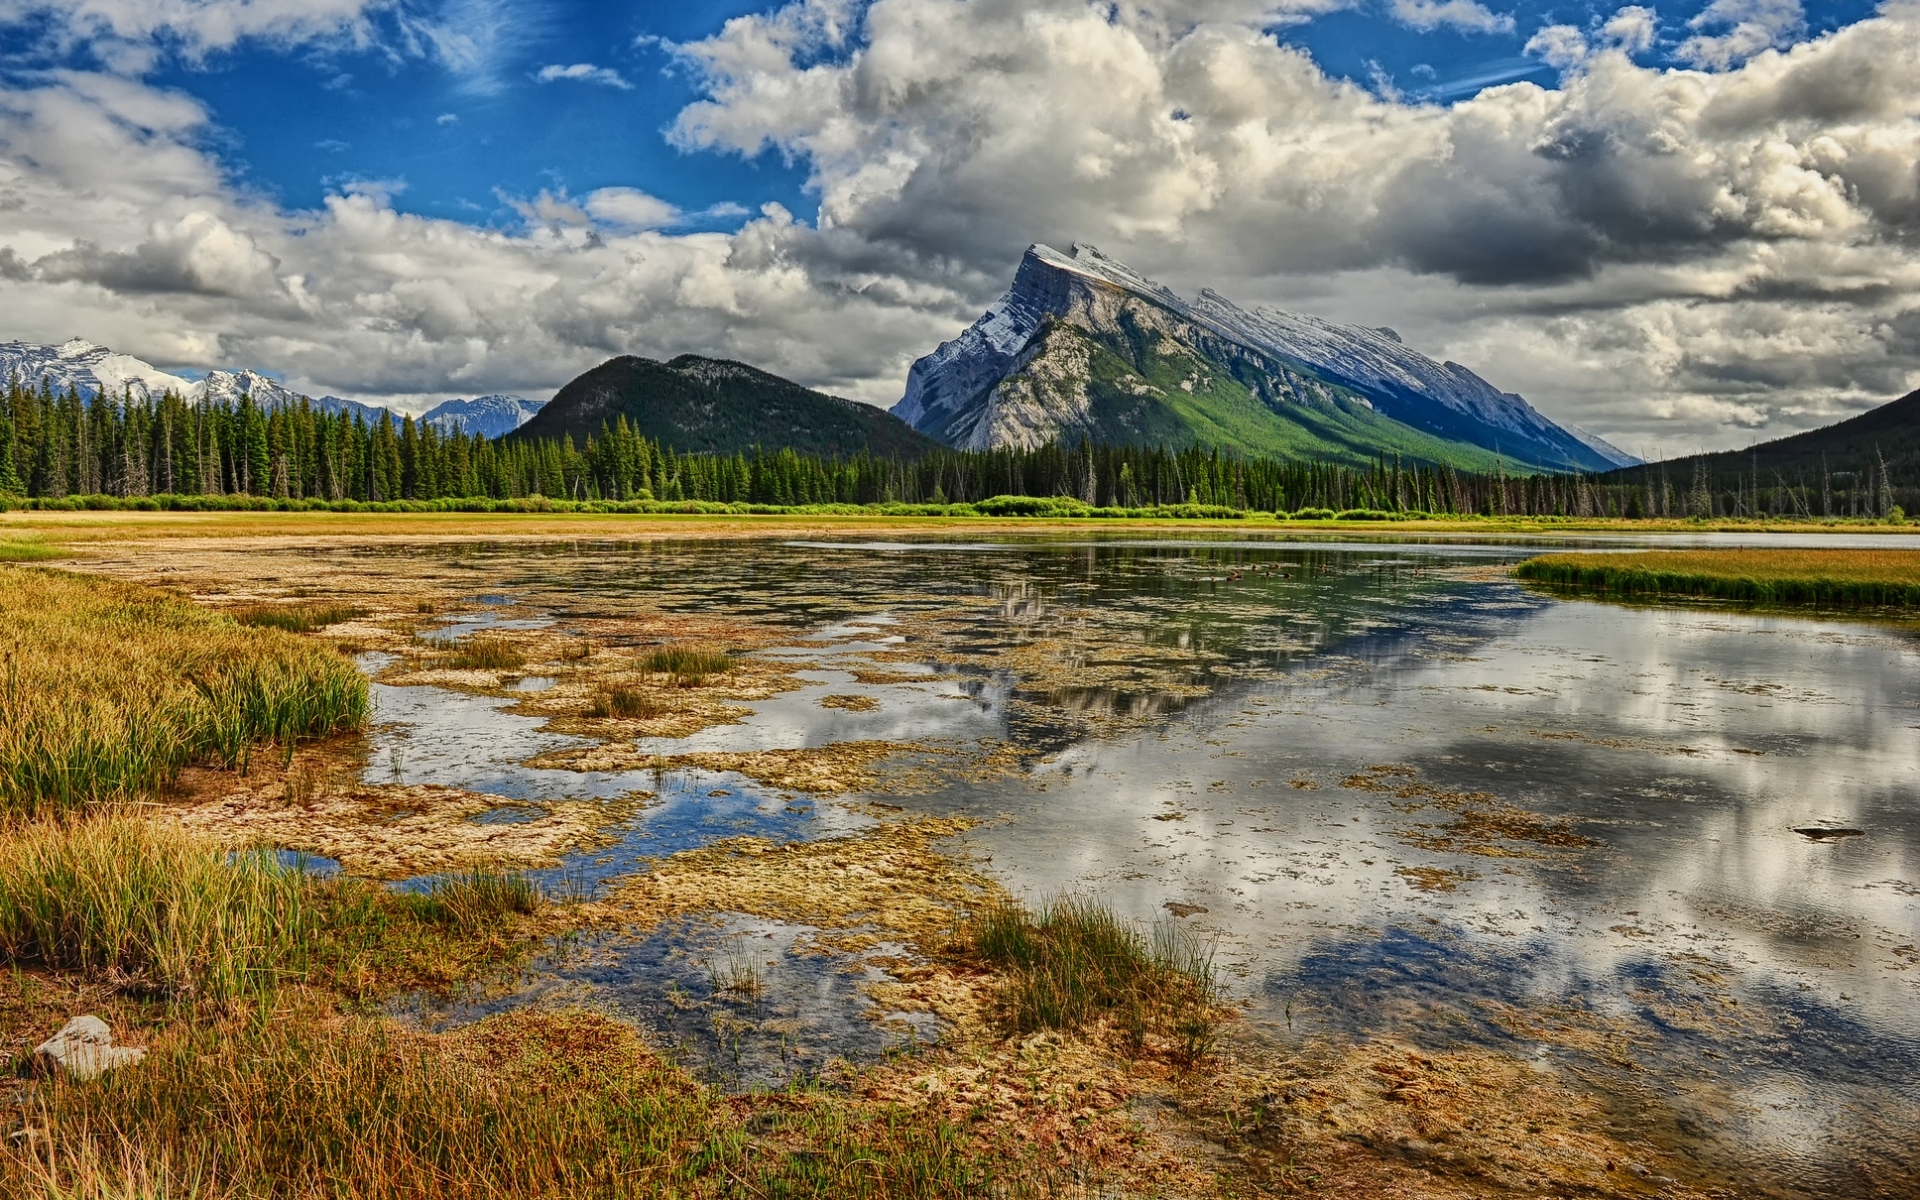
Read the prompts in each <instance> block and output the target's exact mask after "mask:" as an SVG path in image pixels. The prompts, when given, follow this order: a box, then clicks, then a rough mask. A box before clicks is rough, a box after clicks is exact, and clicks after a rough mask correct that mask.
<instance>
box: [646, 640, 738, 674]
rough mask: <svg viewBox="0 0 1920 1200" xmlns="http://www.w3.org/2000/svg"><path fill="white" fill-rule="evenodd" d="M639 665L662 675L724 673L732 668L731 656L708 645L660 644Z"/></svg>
mask: <svg viewBox="0 0 1920 1200" xmlns="http://www.w3.org/2000/svg"><path fill="white" fill-rule="evenodd" d="M640 665H641V667H642V668H644V669H645V670H648V671H655V672H658V673H660V674H663V675H674V676H678V677H681V678H685V677H688V676H693V677H699V676H705V675H724V674H726V673H727V672H728V671H731V670H733V656H732V655H731V654H728V653H727V652H726V651H725V650H716V649H713V648H712V647H708V646H662V647H661V648H660V649H658V650H655V651H653V652H652V653H650V654H648V655H647V657H646V658H645V659H643V660H642V661H641V664H640Z"/></svg>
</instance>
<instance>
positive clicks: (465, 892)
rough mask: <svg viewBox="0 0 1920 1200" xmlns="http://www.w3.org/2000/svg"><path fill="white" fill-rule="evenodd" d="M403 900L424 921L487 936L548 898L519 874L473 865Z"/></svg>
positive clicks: (532, 909) (439, 879) (442, 878)
mask: <svg viewBox="0 0 1920 1200" xmlns="http://www.w3.org/2000/svg"><path fill="white" fill-rule="evenodd" d="M402 899H403V900H404V902H406V903H407V904H408V906H409V907H410V908H412V909H413V911H414V912H415V913H416V914H418V915H419V916H420V917H421V918H422V919H424V920H427V921H431V922H434V923H435V924H438V925H445V926H447V927H449V928H451V929H455V930H458V931H460V932H462V933H484V932H486V931H488V930H490V929H493V928H495V927H497V926H498V925H499V924H500V923H501V922H502V920H503V919H505V918H508V917H511V916H531V915H533V914H534V913H537V912H539V911H540V908H541V906H542V905H543V904H544V903H545V900H546V898H545V897H544V896H542V895H541V894H540V889H539V887H538V886H536V885H535V884H534V883H533V881H532V880H530V879H528V878H527V877H526V876H525V875H524V874H522V873H520V872H519V871H512V870H503V869H500V868H497V867H489V866H473V867H469V868H467V869H465V870H462V871H455V872H453V873H452V874H449V875H442V876H440V877H439V878H438V879H435V880H434V881H433V883H432V884H431V885H429V887H428V889H427V890H426V891H425V892H417V893H408V894H405V895H404V896H403V897H402Z"/></svg>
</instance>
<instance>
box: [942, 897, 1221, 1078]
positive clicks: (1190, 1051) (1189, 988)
mask: <svg viewBox="0 0 1920 1200" xmlns="http://www.w3.org/2000/svg"><path fill="white" fill-rule="evenodd" d="M957 940H958V943H959V945H960V947H961V949H962V950H963V951H965V952H969V953H971V954H972V955H974V956H976V957H978V958H979V959H981V960H983V961H984V962H986V963H987V964H989V965H991V966H994V967H997V968H999V969H1000V970H1001V971H1003V972H1005V973H1006V976H1007V983H1006V985H1005V986H1004V988H1003V990H1002V993H1001V996H1000V1001H1001V1008H1002V1012H1003V1016H1004V1018H1005V1020H1006V1022H1007V1024H1008V1025H1010V1026H1011V1027H1012V1029H1013V1030H1014V1031H1015V1032H1018V1033H1032V1032H1035V1031H1036V1030H1040V1029H1075V1028H1078V1027H1080V1026H1083V1025H1086V1024H1089V1023H1091V1022H1093V1021H1095V1020H1097V1019H1101V1018H1106V1019H1110V1020H1111V1021H1113V1023H1114V1024H1115V1026H1116V1027H1117V1028H1118V1029H1119V1030H1120V1031H1121V1032H1122V1033H1123V1034H1124V1035H1125V1036H1126V1038H1127V1040H1128V1041H1129V1042H1130V1043H1131V1044H1132V1046H1133V1047H1134V1048H1135V1049H1136V1050H1138V1049H1139V1048H1141V1047H1142V1046H1144V1045H1145V1044H1146V1042H1147V1040H1148V1038H1149V1036H1150V1035H1151V1036H1154V1037H1158V1038H1160V1039H1162V1040H1163V1041H1164V1042H1165V1043H1166V1045H1167V1047H1168V1049H1169V1051H1170V1053H1171V1055H1172V1056H1173V1057H1174V1058H1175V1060H1176V1061H1179V1062H1182V1063H1185V1064H1188V1065H1191V1064H1192V1063H1195V1062H1198V1061H1199V1060H1200V1059H1202V1058H1204V1057H1205V1056H1206V1055H1207V1054H1208V1053H1210V1052H1211V1050H1212V1047H1213V1042H1214V1038H1215V1036H1216V1030H1217V1026H1218V1024H1219V1018H1218V1015H1217V1014H1216V1012H1215V1009H1216V1007H1217V1003H1218V994H1217V993H1218V989H1217V986H1216V982H1215V978H1214V972H1213V952H1212V950H1211V948H1210V947H1208V946H1207V945H1206V944H1204V943H1202V942H1201V941H1200V940H1199V939H1197V938H1196V937H1194V935H1193V934H1192V933H1191V932H1190V931H1189V930H1188V929H1187V928H1186V927H1185V926H1182V925H1177V924H1173V923H1161V924H1157V925H1155V926H1154V927H1153V928H1152V929H1151V931H1150V932H1149V933H1147V934H1145V935H1143V934H1142V933H1141V932H1140V930H1139V929H1138V928H1136V927H1135V926H1134V925H1133V924H1132V923H1131V922H1128V921H1126V920H1124V919H1122V918H1121V917H1120V916H1118V915H1117V914H1116V913H1115V912H1114V911H1113V910H1112V909H1111V908H1108V907H1106V906H1105V905H1103V904H1100V903H1098V902H1097V901H1094V900H1090V899H1086V898H1083V897H1076V896H1066V897H1060V898H1056V899H1054V900H1050V901H1048V902H1047V903H1045V904H1043V905H1042V906H1041V907H1040V908H1039V910H1038V911H1037V912H1036V911H1034V910H1030V909H1028V908H1026V907H1025V906H1023V905H1020V904H1016V903H1011V902H1008V903H1002V904H996V905H992V906H990V907H987V908H984V909H982V910H980V911H979V912H977V913H975V914H974V915H973V916H972V918H971V919H970V920H969V921H968V922H967V923H966V925H965V926H964V927H963V928H962V930H961V932H960V936H959V938H958V939H957Z"/></svg>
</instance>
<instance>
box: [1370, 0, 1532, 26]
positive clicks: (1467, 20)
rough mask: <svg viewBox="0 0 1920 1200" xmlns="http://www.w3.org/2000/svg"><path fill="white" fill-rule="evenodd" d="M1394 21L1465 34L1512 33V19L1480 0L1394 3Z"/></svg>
mask: <svg viewBox="0 0 1920 1200" xmlns="http://www.w3.org/2000/svg"><path fill="white" fill-rule="evenodd" d="M1389 11H1391V12H1392V13H1393V16H1394V19H1395V20H1397V21H1400V22H1402V23H1404V24H1407V25H1411V26H1413V27H1414V28H1415V29H1440V28H1442V27H1446V28H1452V29H1458V30H1461V31H1462V32H1465V33H1511V32H1513V17H1512V16H1510V15H1508V14H1506V13H1495V12H1493V11H1491V10H1489V9H1488V8H1487V6H1486V5H1484V4H1481V3H1479V0H1393V3H1392V5H1391V6H1390V8H1389Z"/></svg>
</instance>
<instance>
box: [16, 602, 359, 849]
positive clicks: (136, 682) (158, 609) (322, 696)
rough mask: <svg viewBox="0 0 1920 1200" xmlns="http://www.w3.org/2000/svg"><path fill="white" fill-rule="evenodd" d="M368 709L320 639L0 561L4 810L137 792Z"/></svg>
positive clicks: (29, 810) (31, 810) (330, 729)
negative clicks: (194, 765) (191, 767)
mask: <svg viewBox="0 0 1920 1200" xmlns="http://www.w3.org/2000/svg"><path fill="white" fill-rule="evenodd" d="M368 707H369V702H368V696H367V683H366V679H365V678H364V677H363V676H362V675H361V674H360V672H358V671H357V670H355V669H354V667H353V664H352V663H350V662H348V661H347V660H346V659H344V658H342V657H341V656H340V655H339V654H338V653H336V652H335V651H333V650H332V649H331V648H329V647H326V646H321V645H316V644H314V643H312V642H310V641H306V640H304V639H301V638H297V637H294V636H292V635H290V634H288V633H286V632H284V631H281V630H276V629H258V628H254V629H250V628H247V627H245V626H242V625H240V624H239V623H238V622H236V621H234V620H232V619H231V618H228V617H224V616H220V615H217V614H215V613H211V612H208V611H207V610H205V609H202V608H199V607H198V606H196V605H194V604H192V603H190V602H188V601H187V600H185V599H183V598H181V597H179V596H177V595H175V594H173V593H171V592H167V591H163V590H160V589H157V588H149V587H142V586H139V585H135V584H127V583H120V582H117V581H115V580H110V579H102V578H98V577H96V576H88V575H78V574H71V573H67V572H57V571H50V570H43V569H33V568H19V567H14V568H5V569H0V812H5V813H10V814H13V815H29V816H31V815H39V814H46V813H52V812H71V811H75V810H78V809H82V808H85V807H87V806H89V805H93V804H100V803H113V802H120V801H127V800H134V799H139V798H142V797H145V796H147V795H149V794H151V793H152V792H153V791H155V790H156V789H158V788H161V787H163V786H165V785H166V784H168V783H171V782H172V781H173V780H174V779H175V778H176V777H177V776H178V775H179V773H180V770H181V769H182V768H183V767H186V766H188V765H189V764H192V763H208V764H211V765H217V766H229V767H231V766H238V767H243V768H244V767H245V766H246V764H247V761H248V758H249V755H250V754H251V752H252V749H253V748H254V747H255V746H256V745H259V744H261V743H266V742H272V743H277V744H279V745H281V746H284V747H289V748H290V747H291V746H292V745H293V743H295V742H296V741H298V740H300V739H303V738H317V737H323V736H326V735H328V734H331V733H334V732H338V731H343V730H348V729H356V728H359V727H361V726H363V725H364V724H365V723H366V719H367V713H368Z"/></svg>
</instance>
